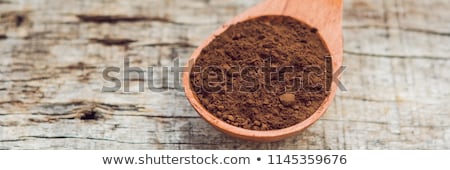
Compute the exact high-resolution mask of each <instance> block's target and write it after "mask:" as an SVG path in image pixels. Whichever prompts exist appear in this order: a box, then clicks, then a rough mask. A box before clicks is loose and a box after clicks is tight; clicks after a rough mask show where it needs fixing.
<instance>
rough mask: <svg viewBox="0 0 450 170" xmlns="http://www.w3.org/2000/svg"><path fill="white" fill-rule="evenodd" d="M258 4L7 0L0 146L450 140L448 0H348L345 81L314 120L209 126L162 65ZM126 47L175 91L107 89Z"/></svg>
mask: <svg viewBox="0 0 450 170" xmlns="http://www.w3.org/2000/svg"><path fill="white" fill-rule="evenodd" d="M258 2H259V1H258V0H245V1H242V0H223V1H215V0H191V1H187V0H167V1H159V0H149V1H146V0H136V1H126V0H108V1H89V0H80V1H56V0H53V1H44V0H35V1H32V0H29V1H16V0H7V1H0V47H1V48H0V59H1V60H0V149H450V113H449V112H450V111H449V110H450V105H449V103H450V90H448V88H449V87H450V74H448V68H450V48H449V44H450V11H448V9H449V8H450V4H449V3H448V2H447V1H446V0H429V1H419V0H416V1H412V0H408V1H407V0H382V1H380V0H345V1H344V21H343V25H344V26H343V28H344V65H346V66H348V69H347V70H346V71H345V72H344V74H343V78H342V81H343V83H344V85H345V87H346V88H347V91H345V92H344V91H338V92H337V96H336V98H335V100H334V102H333V104H332V105H331V106H330V108H329V109H328V111H327V112H326V113H325V115H324V116H323V117H322V118H321V119H320V120H319V121H318V122H316V123H315V124H314V125H313V126H311V127H310V128H308V129H307V130H306V131H304V132H303V133H301V134H300V135H298V136H295V137H292V138H289V139H287V140H284V141H281V142H274V143H253V142H247V141H241V140H238V139H234V138H231V137H228V136H226V135H224V134H222V133H220V132H218V131H216V130H215V129H213V128H212V127H211V126H210V125H208V124H207V123H206V122H205V121H204V120H203V119H201V118H200V117H199V116H198V115H197V113H196V112H195V111H194V110H193V109H192V107H191V106H190V105H189V103H188V102H187V100H186V99H185V96H184V93H183V92H182V90H180V89H177V88H175V87H174V82H173V77H170V76H172V75H169V77H167V76H162V75H160V74H158V73H160V72H161V71H160V69H158V68H161V67H164V66H172V65H173V59H174V58H176V57H177V56H179V57H180V58H181V62H180V64H181V65H184V64H185V63H186V62H187V61H186V60H187V58H188V57H189V55H190V54H191V53H192V52H193V50H194V49H195V47H196V46H197V45H199V44H200V43H201V42H202V41H203V40H204V39H205V38H206V37H207V36H208V35H209V34H210V33H212V32H213V31H214V30H216V28H218V27H219V26H220V25H221V24H222V23H224V22H226V21H227V20H228V19H230V18H232V17H233V16H235V15H237V14H239V13H241V12H243V11H245V9H247V8H249V7H251V6H253V5H255V4H257V3H258ZM124 56H127V57H128V58H129V59H130V65H131V66H133V67H143V68H147V67H148V66H153V67H155V80H156V84H157V83H158V82H159V81H160V80H163V79H164V77H166V78H167V79H168V80H169V84H168V87H169V90H165V91H164V92H155V91H150V90H146V91H145V92H141V93H139V92H137V89H138V88H137V87H138V84H139V83H140V82H141V81H139V80H138V79H137V77H132V78H131V80H132V82H131V91H132V92H131V93H125V92H123V89H121V90H120V91H119V92H102V91H101V89H102V87H103V86H104V85H105V86H110V85H111V84H109V82H107V81H105V80H104V79H103V78H102V71H103V69H104V68H106V67H110V66H115V67H123V61H124ZM163 89H164V88H161V90H163Z"/></svg>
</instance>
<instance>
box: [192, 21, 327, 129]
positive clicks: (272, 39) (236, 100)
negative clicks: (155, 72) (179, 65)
mask: <svg viewBox="0 0 450 170" xmlns="http://www.w3.org/2000/svg"><path fill="white" fill-rule="evenodd" d="M329 56H330V53H329V51H328V49H327V47H326V46H325V44H324V43H323V41H322V39H321V37H320V36H319V34H318V33H317V29H316V28H312V27H310V26H308V25H306V24H304V23H302V22H300V21H298V20H296V19H294V18H291V17H286V16H263V17H258V18H254V19H250V20H247V21H244V22H241V23H237V24H235V25H232V26H230V27H229V28H228V29H227V30H226V31H225V32H223V33H222V34H220V35H218V36H216V37H215V38H214V39H213V40H212V42H210V43H209V45H208V46H206V47H205V48H204V49H203V50H202V51H201V53H200V55H199V56H198V58H197V60H196V62H195V63H194V65H193V68H192V70H191V74H190V80H191V81H190V83H191V87H192V89H193V91H194V93H196V96H197V97H198V99H199V101H200V103H201V104H202V105H203V106H204V107H205V108H206V109H207V110H208V111H209V112H211V113H212V114H214V115H215V116H216V117H217V118H219V119H221V120H223V121H225V122H227V123H229V124H231V125H234V126H237V127H241V128H245V129H252V130H273V129H282V128H286V127H289V126H292V125H295V124H297V123H299V122H301V121H303V120H305V119H307V118H308V117H310V116H311V115H312V114H313V113H314V112H315V111H316V110H317V109H318V108H319V106H320V105H321V103H322V102H323V100H324V99H325V98H326V97H327V95H328V90H329V87H330V82H331V78H332V73H331V70H332V69H331V58H330V57H329Z"/></svg>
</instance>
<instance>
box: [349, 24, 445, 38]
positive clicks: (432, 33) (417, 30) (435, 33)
mask: <svg viewBox="0 0 450 170" xmlns="http://www.w3.org/2000/svg"><path fill="white" fill-rule="evenodd" d="M342 28H343V29H368V28H378V29H385V30H388V29H398V30H401V31H407V32H416V33H423V34H431V35H438V36H450V32H439V31H435V30H428V29H420V28H409V27H406V28H405V27H402V28H398V27H390V26H387V25H358V26H343V27H342Z"/></svg>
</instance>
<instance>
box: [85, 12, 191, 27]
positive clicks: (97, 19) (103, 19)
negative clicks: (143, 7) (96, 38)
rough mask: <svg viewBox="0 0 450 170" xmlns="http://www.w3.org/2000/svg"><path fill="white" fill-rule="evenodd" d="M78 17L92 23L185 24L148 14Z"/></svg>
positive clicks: (87, 15)
mask: <svg viewBox="0 0 450 170" xmlns="http://www.w3.org/2000/svg"><path fill="white" fill-rule="evenodd" d="M76 17H77V18H78V19H79V20H80V21H82V22H91V23H111V24H114V23H119V22H143V21H153V22H162V23H170V24H177V25H185V24H184V23H179V22H175V21H172V20H170V19H168V18H164V17H147V16H125V15H90V14H79V15H76Z"/></svg>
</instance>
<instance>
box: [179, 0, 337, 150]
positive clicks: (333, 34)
mask: <svg viewBox="0 0 450 170" xmlns="http://www.w3.org/2000/svg"><path fill="white" fill-rule="evenodd" d="M274 15H275V16H289V17H292V18H294V19H297V20H298V21H301V22H303V23H306V24H308V25H309V26H311V27H314V28H316V29H317V30H318V33H319V35H320V36H321V37H322V39H323V41H324V43H325V45H326V47H327V48H328V50H329V51H330V54H331V58H332V70H333V73H334V72H336V71H337V70H338V69H339V68H340V67H341V65H342V55H343V47H342V26H341V25H342V0H266V1H264V2H262V3H260V4H258V5H256V6H254V7H252V8H250V9H249V10H247V11H246V12H244V13H242V14H240V15H238V16H236V17H235V18H233V19H231V20H230V21H229V22H227V23H226V24H224V25H223V26H222V27H220V28H219V29H217V30H216V31H215V32H214V33H213V34H212V35H211V36H209V37H208V38H207V39H206V41H204V42H203V43H202V44H201V45H200V46H199V47H198V48H197V49H196V50H195V51H194V53H193V54H192V56H191V57H190V59H189V61H190V62H189V63H188V65H187V68H186V69H187V70H185V72H184V74H183V86H184V90H185V94H186V97H187V99H188V100H189V102H190V103H191V105H192V106H193V107H194V109H195V110H196V111H197V112H198V113H199V115H200V116H201V117H202V118H204V119H205V120H206V121H207V122H208V123H210V124H211V125H213V126H214V127H215V128H217V129H218V130H220V131H222V132H224V133H226V134H229V135H231V136H234V137H237V138H241V139H246V140H252V141H260V142H271V141H278V140H282V139H284V138H287V137H290V136H293V135H295V134H297V133H299V132H301V131H302V130H304V129H306V128H307V127H308V126H310V125H312V124H313V123H314V122H316V121H317V120H318V119H319V118H320V117H321V116H322V115H323V114H324V112H325V111H326V109H327V108H328V106H329V105H330V104H331V102H332V100H333V98H334V96H335V93H336V89H337V85H336V84H335V83H332V84H331V87H330V91H329V95H328V96H327V97H326V98H325V100H324V101H323V103H322V104H321V105H320V107H319V108H318V109H317V110H316V111H315V112H314V113H313V114H312V115H311V116H310V117H309V118H308V119H306V120H304V121H302V122H300V123H298V124H296V125H293V126H290V127H287V128H284V129H279V130H267V131H258V130H249V129H244V128H239V127H236V126H233V125H230V124H228V123H226V122H224V121H222V120H221V119H219V118H217V117H215V116H214V115H213V114H212V113H210V112H209V111H208V110H207V109H206V108H205V107H204V106H203V105H202V104H201V103H200V101H199V99H198V98H197V96H196V94H195V92H194V91H193V90H192V88H191V84H190V76H189V75H190V74H191V72H190V71H191V69H192V67H193V65H194V63H195V61H196V59H197V58H198V56H199V55H200V53H201V51H202V49H203V48H204V47H206V46H207V45H208V44H209V43H210V42H211V41H212V40H213V39H214V38H215V37H216V36H217V35H220V34H221V33H223V32H224V31H225V30H227V29H228V28H229V27H230V26H231V25H234V24H237V23H240V22H244V21H246V20H249V19H253V18H257V17H261V16H274ZM333 76H334V75H333ZM334 78H337V77H334Z"/></svg>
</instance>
